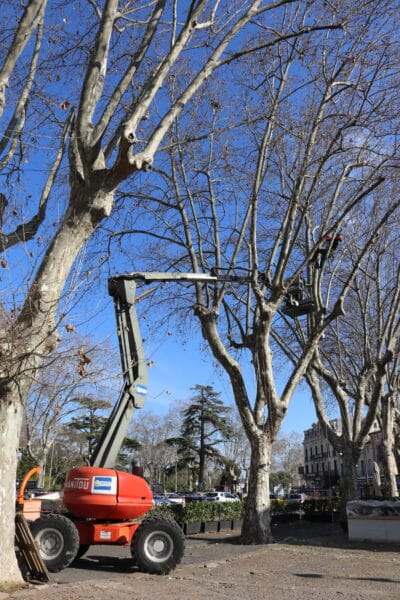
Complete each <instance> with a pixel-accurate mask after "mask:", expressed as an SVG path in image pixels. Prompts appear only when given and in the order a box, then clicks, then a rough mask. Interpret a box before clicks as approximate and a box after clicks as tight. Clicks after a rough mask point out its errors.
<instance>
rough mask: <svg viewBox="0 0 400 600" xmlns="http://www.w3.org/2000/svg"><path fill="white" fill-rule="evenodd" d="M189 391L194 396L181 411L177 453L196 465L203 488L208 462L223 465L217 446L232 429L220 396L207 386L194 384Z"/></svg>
mask: <svg viewBox="0 0 400 600" xmlns="http://www.w3.org/2000/svg"><path fill="white" fill-rule="evenodd" d="M192 390H194V391H196V392H197V393H196V394H195V395H194V396H192V398H191V403H190V405H189V406H188V408H187V409H186V410H184V412H183V422H182V428H181V438H179V443H178V445H179V447H178V454H179V455H180V456H181V457H182V458H184V459H186V460H190V462H192V461H193V460H196V462H198V465H199V472H198V482H199V487H200V488H202V487H204V473H205V467H206V463H207V460H210V459H214V460H216V461H218V462H223V456H222V455H221V452H220V451H219V449H218V445H219V444H221V443H222V442H224V441H225V440H227V439H228V438H229V437H230V436H231V435H232V433H233V428H232V425H231V423H230V421H229V419H228V417H227V413H228V412H229V410H230V409H229V407H227V406H224V404H223V402H222V400H220V398H219V393H217V392H215V391H214V390H213V388H212V387H211V386H209V385H199V384H197V385H196V386H195V387H194V388H192Z"/></svg>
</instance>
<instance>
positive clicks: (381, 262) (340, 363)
mask: <svg viewBox="0 0 400 600" xmlns="http://www.w3.org/2000/svg"><path fill="white" fill-rule="evenodd" d="M378 204H379V203H378V202H376V205H375V211H377V208H376V207H377V205H378ZM385 210H386V209H385ZM397 219H398V217H395V218H394V220H393V221H392V223H391V226H390V227H385V228H381V230H380V235H379V237H378V238H376V237H375V236H374V234H375V226H373V228H372V231H371V232H370V233H368V234H367V235H366V237H367V239H368V240H371V243H370V244H369V250H368V252H366V253H364V257H363V260H362V261H361V262H360V263H359V267H358V272H357V275H356V276H355V277H354V279H353V281H352V285H351V289H350V290H349V293H348V295H347V299H346V301H345V303H344V311H343V315H342V316H341V318H340V319H339V320H338V321H337V322H336V324H335V325H334V327H332V328H331V329H328V330H327V332H326V337H325V339H324V340H323V341H322V342H321V344H320V348H319V350H318V351H317V352H316V354H315V357H314V359H313V361H312V363H311V364H310V368H309V370H308V372H307V381H308V382H309V385H310V386H311V389H312V393H313V398H314V403H315V407H316V410H317V414H318V418H319V420H320V422H321V423H323V424H324V428H325V429H326V431H327V435H328V437H329V441H330V442H331V444H332V445H333V446H334V447H335V448H336V450H337V451H338V452H340V454H341V455H342V461H343V475H342V477H341V483H342V494H343V498H344V500H345V501H346V500H347V499H349V498H354V497H357V495H358V491H357V463H358V461H359V457H360V454H361V451H362V449H363V447H364V445H365V443H366V442H367V440H368V436H369V432H370V430H371V428H372V426H373V425H374V423H375V422H376V420H377V419H379V420H380V423H381V429H382V434H383V450H384V456H385V461H384V464H385V474H386V482H387V485H388V491H389V494H390V495H391V496H395V495H398V492H397V486H396V484H395V476H394V470H393V467H392V466H391V464H392V463H393V446H394V440H393V427H394V423H393V419H394V389H393V384H394V381H395V375H396V373H397V370H398V365H397V362H398V359H397V356H396V349H397V347H398V339H399V327H400V321H399V307H400V305H399V300H400V296H399V257H398V252H397V250H396V249H395V247H394V245H393V231H394V228H397ZM390 221H391V219H390V220H389V223H390ZM373 222H374V223H377V222H379V216H378V215H376V217H375V219H374V221H373ZM360 230H362V229H359V228H357V233H358V234H359V233H360ZM352 243H353V244H354V243H356V240H355V239H352ZM347 255H348V262H350V263H352V262H353V261H354V249H353V248H351V247H350V248H348V251H347ZM357 262H358V259H357ZM353 264H354V263H353ZM336 277H338V278H339V279H340V278H341V277H342V272H341V271H340V269H339V268H337V270H336ZM329 400H331V401H332V400H333V401H334V402H335V403H336V413H337V414H339V415H340V418H341V422H342V426H341V429H340V431H337V430H335V428H334V427H333V426H332V423H331V422H330V419H329V417H328V414H329V411H328V410H327V405H329Z"/></svg>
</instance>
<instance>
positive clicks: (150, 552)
mask: <svg viewBox="0 0 400 600" xmlns="http://www.w3.org/2000/svg"><path fill="white" fill-rule="evenodd" d="M184 550H185V536H184V535H183V532H182V529H181V528H180V527H179V525H178V523H177V522H176V521H174V520H173V519H169V518H168V517H164V516H162V515H153V516H151V517H148V518H147V519H144V521H142V523H141V524H140V526H139V527H138V528H137V530H136V532H135V533H134V535H133V538H132V543H131V553H132V557H133V559H134V561H135V564H136V565H137V566H138V567H139V569H140V570H141V571H144V572H145V573H152V574H158V575H165V574H166V573H169V572H170V571H171V570H172V569H175V567H176V565H178V564H179V563H180V562H181V560H182V557H183V553H184Z"/></svg>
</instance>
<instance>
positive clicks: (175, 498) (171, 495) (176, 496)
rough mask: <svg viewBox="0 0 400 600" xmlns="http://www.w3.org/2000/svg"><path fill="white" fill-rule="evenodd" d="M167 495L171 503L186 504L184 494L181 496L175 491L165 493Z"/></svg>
mask: <svg viewBox="0 0 400 600" xmlns="http://www.w3.org/2000/svg"><path fill="white" fill-rule="evenodd" d="M165 496H166V498H167V499H168V500H169V501H170V502H171V504H183V505H184V504H185V498H184V496H180V495H179V494H174V493H173V492H170V493H168V494H165Z"/></svg>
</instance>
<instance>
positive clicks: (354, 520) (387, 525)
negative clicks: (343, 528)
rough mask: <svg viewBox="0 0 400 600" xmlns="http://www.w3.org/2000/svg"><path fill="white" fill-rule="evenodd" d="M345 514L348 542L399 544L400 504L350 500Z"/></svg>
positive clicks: (384, 501) (386, 501) (385, 501)
mask: <svg viewBox="0 0 400 600" xmlns="http://www.w3.org/2000/svg"><path fill="white" fill-rule="evenodd" d="M346 513H347V524H348V531H349V540H353V541H365V542H388V543H393V542H400V502H390V501H388V500H382V501H381V500H364V501H363V500H352V501H351V502H348V503H347V505H346Z"/></svg>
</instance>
